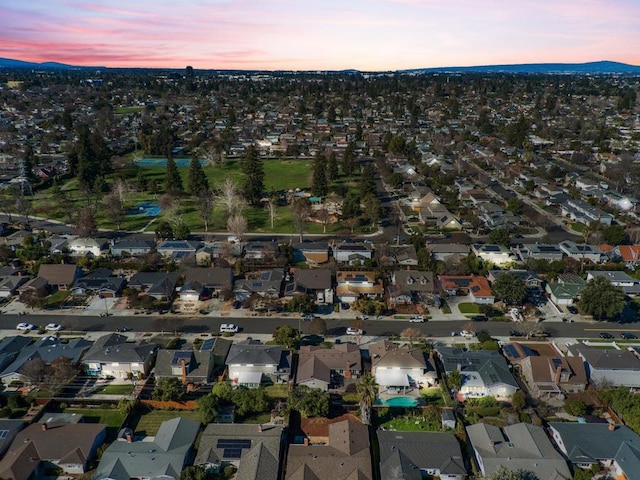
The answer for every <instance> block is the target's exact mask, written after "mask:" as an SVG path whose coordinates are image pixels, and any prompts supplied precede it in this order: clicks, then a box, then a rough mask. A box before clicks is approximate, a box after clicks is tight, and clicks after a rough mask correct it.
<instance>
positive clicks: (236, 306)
mask: <svg viewBox="0 0 640 480" xmlns="http://www.w3.org/2000/svg"><path fill="white" fill-rule="evenodd" d="M232 306H233V308H235V309H236V310H237V309H239V308H242V302H241V301H240V300H236V301H235V302H233V305H232Z"/></svg>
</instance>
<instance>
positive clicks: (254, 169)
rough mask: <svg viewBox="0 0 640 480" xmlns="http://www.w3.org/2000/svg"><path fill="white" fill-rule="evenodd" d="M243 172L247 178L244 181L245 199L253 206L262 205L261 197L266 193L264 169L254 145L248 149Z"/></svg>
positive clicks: (243, 163)
mask: <svg viewBox="0 0 640 480" xmlns="http://www.w3.org/2000/svg"><path fill="white" fill-rule="evenodd" d="M241 166H242V171H243V172H244V174H245V176H246V178H245V181H244V189H243V191H244V198H245V199H246V200H247V202H249V203H250V204H252V205H257V204H258V203H260V197H261V196H262V192H263V191H264V167H263V165H262V160H260V158H259V157H258V151H257V150H256V149H255V147H254V146H253V145H251V146H249V148H248V149H247V155H246V156H245V158H244V161H243V162H242V165H241Z"/></svg>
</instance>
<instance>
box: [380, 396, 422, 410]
mask: <svg viewBox="0 0 640 480" xmlns="http://www.w3.org/2000/svg"><path fill="white" fill-rule="evenodd" d="M376 405H383V406H385V407H406V408H410V407H415V406H417V405H418V401H417V400H416V399H415V398H411V397H393V398H388V399H387V400H380V399H378V400H376Z"/></svg>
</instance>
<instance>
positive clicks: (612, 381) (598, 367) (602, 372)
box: [567, 343, 640, 387]
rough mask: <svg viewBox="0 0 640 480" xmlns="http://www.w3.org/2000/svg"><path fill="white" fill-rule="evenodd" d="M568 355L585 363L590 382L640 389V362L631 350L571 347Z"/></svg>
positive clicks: (577, 344) (578, 344)
mask: <svg viewBox="0 0 640 480" xmlns="http://www.w3.org/2000/svg"><path fill="white" fill-rule="evenodd" d="M567 352H568V355H570V356H573V357H580V358H582V360H583V361H584V364H585V368H586V370H587V375H589V380H590V381H591V382H592V383H595V384H596V385H605V384H606V385H614V386H623V387H640V360H639V359H638V357H636V356H635V355H634V354H633V353H632V352H630V351H629V350H617V349H615V348H596V347H591V346H589V345H585V344H582V343H576V344H574V345H569V347H568V348H567Z"/></svg>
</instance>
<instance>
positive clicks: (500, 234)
mask: <svg viewBox="0 0 640 480" xmlns="http://www.w3.org/2000/svg"><path fill="white" fill-rule="evenodd" d="M489 243H495V244H496V245H504V246H508V245H509V244H510V243H511V233H509V230H507V229H506V228H496V229H495V230H491V233H489Z"/></svg>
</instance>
